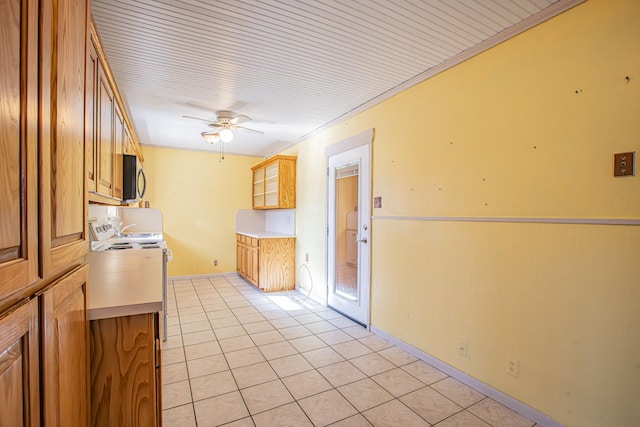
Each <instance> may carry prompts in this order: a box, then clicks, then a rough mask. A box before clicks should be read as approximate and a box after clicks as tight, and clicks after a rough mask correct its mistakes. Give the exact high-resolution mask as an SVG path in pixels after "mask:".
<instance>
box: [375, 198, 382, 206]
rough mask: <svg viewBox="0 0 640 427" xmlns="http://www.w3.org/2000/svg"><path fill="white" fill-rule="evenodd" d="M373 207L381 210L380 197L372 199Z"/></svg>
mask: <svg viewBox="0 0 640 427" xmlns="http://www.w3.org/2000/svg"><path fill="white" fill-rule="evenodd" d="M373 207H374V208H381V207H382V197H374V198H373Z"/></svg>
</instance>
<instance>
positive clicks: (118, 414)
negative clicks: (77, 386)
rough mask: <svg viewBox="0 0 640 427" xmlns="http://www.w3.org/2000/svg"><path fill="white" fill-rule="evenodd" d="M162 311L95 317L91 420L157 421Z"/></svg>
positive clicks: (122, 423)
mask: <svg viewBox="0 0 640 427" xmlns="http://www.w3.org/2000/svg"><path fill="white" fill-rule="evenodd" d="M157 316H158V313H149V314H140V315H135V316H124V317H115V318H110V319H100V320H92V321H91V326H90V328H91V425H92V426H155V425H158V422H159V420H158V416H157V413H158V412H157V411H158V410H159V409H160V408H159V407H158V405H161V402H160V401H159V399H158V395H157V384H156V374H157V372H156V365H157V358H158V356H156V351H159V350H158V349H156V348H155V347H156V345H155V343H156V338H158V331H157V329H156V326H155V325H157V320H156V318H157Z"/></svg>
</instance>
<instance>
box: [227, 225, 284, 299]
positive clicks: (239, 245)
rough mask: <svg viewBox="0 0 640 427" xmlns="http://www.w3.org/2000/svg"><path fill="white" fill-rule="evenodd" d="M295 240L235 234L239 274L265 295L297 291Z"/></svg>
mask: <svg viewBox="0 0 640 427" xmlns="http://www.w3.org/2000/svg"><path fill="white" fill-rule="evenodd" d="M295 249H296V239H295V238H293V237H291V238H289V237H287V238H262V239H257V238H254V237H249V236H245V235H242V234H237V235H236V254H237V270H238V273H239V274H240V275H241V276H242V277H244V278H245V279H246V280H248V281H249V282H251V283H253V284H254V285H255V286H256V287H258V288H259V289H262V290H263V291H265V292H275V291H287V290H292V289H295Z"/></svg>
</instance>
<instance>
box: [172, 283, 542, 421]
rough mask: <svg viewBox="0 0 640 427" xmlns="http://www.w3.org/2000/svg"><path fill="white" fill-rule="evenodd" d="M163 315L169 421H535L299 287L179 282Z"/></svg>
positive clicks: (173, 288)
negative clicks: (273, 290) (271, 290)
mask: <svg viewBox="0 0 640 427" xmlns="http://www.w3.org/2000/svg"><path fill="white" fill-rule="evenodd" d="M168 312H169V327H168V335H169V338H168V339H167V341H166V342H165V343H164V344H163V352H162V364H163V372H162V375H163V378H162V379H163V390H162V392H163V396H162V397H163V409H164V410H163V418H164V425H165V426H167V427H173V426H176V427H191V426H199V427H208V426H218V425H225V426H258V427H262V426H266V427H277V426H292V427H302V426H327V425H332V426H371V425H373V426H402V427H411V426H430V425H436V426H439V427H453V426H465V427H466V426H471V427H475V426H477V427H487V426H494V427H498V426H509V427H518V426H523V427H524V426H528V427H531V426H533V425H534V423H533V422H531V421H529V420H528V419H526V418H523V417H522V416H520V415H518V414H517V413H515V412H513V411H511V410H510V409H508V408H506V407H505V406H503V405H501V404H499V403H497V402H496V401H494V400H492V399H489V398H487V397H486V396H484V395H482V394H481V393H479V392H477V391H475V390H473V389H471V388H469V387H467V386H466V385H464V384H462V383H460V382H459V381H457V380H455V379H453V378H451V377H449V376H447V375H446V374H444V373H443V372H441V371H438V370H437V369H435V368H433V367H432V366H430V365H428V364H427V363H425V362H423V361H421V360H418V359H416V358H415V357H413V356H412V355H410V354H408V353H406V352H405V351H403V350H402V349H400V348H398V347H396V346H394V345H392V344H390V343H388V342H387V341H385V340H383V339H381V338H379V337H377V336H375V335H373V334H371V333H369V332H368V331H367V330H366V329H364V328H362V327H361V326H359V325H357V324H356V323H354V322H352V321H351V320H349V319H347V318H345V317H343V316H342V315H340V314H339V313H336V312H334V311H333V310H331V309H328V308H326V307H323V306H321V305H319V304H317V303H315V302H313V301H311V300H305V298H304V296H303V295H301V294H300V293H297V292H284V293H277V294H265V293H262V292H260V291H258V290H257V289H255V288H254V287H253V286H251V285H250V284H248V283H247V282H245V281H244V280H243V279H242V278H240V277H238V276H236V275H228V276H225V277H216V278H210V279H197V280H176V281H172V282H171V283H170V286H169V311H168Z"/></svg>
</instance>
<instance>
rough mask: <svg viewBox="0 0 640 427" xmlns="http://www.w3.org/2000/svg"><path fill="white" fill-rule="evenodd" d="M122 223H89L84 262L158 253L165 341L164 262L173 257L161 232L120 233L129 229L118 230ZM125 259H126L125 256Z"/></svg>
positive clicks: (167, 274)
mask: <svg viewBox="0 0 640 427" xmlns="http://www.w3.org/2000/svg"><path fill="white" fill-rule="evenodd" d="M132 225H135V224H132ZM121 226H122V223H120V224H119V225H118V226H114V225H113V224H112V223H111V221H110V220H101V221H90V222H89V233H90V236H91V243H90V249H91V252H90V253H89V255H88V256H87V261H88V262H89V264H91V263H108V262H109V258H110V257H112V254H113V253H115V252H116V251H117V252H121V251H132V252H131V257H136V256H137V255H138V254H139V255H140V256H144V253H145V250H149V249H161V250H162V258H161V260H160V259H159V261H158V268H161V269H162V284H161V286H162V337H163V340H165V341H166V339H167V316H168V314H167V296H168V287H169V270H168V265H167V264H168V262H169V261H171V260H172V259H173V254H172V252H171V250H170V249H169V248H167V242H165V240H164V236H163V234H162V233H161V232H131V233H122V231H124V229H126V228H129V227H130V226H127V227H124V228H122V229H121V228H120V227H121ZM127 256H129V255H127Z"/></svg>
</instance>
